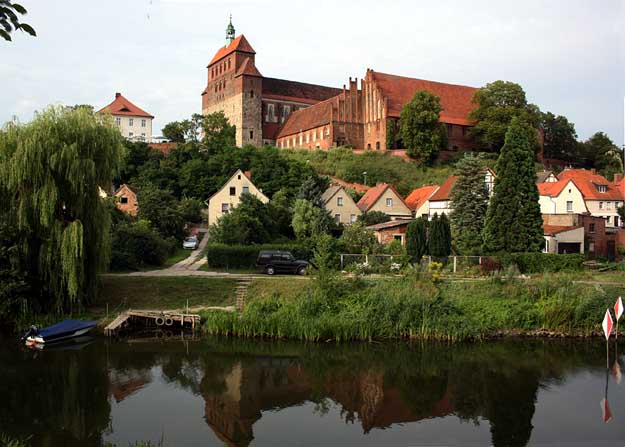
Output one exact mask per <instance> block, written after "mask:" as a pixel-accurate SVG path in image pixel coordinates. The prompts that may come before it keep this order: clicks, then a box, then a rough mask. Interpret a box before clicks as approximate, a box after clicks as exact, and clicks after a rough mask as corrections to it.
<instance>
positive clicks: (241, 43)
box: [207, 34, 256, 68]
mask: <svg viewBox="0 0 625 447" xmlns="http://www.w3.org/2000/svg"><path fill="white" fill-rule="evenodd" d="M235 51H240V52H243V53H250V54H256V51H254V48H252V46H251V45H250V43H249V42H248V41H247V39H246V38H245V36H244V35H243V34H241V35H240V36H239V37H237V38H236V39H234V40H233V41H232V42H231V43H230V45H228V46H225V45H224V46H223V47H221V48H220V49H219V50H217V53H215V56H213V58H212V59H211V61H210V62H209V63H208V65H207V68H208V67H210V66H211V65H213V63H215V62H217V61H218V60H220V59H223V58H224V57H226V56H228V55H229V54H232V53H234V52H235Z"/></svg>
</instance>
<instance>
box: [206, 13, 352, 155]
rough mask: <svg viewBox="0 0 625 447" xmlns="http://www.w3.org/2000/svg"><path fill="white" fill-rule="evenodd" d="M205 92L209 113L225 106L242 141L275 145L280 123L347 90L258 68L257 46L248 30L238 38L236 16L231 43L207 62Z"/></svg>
mask: <svg viewBox="0 0 625 447" xmlns="http://www.w3.org/2000/svg"><path fill="white" fill-rule="evenodd" d="M206 68H207V80H206V87H205V88H204V90H203V91H202V95H201V96H202V113H203V114H204V115H207V114H210V113H214V112H219V111H222V112H224V114H225V115H226V117H227V118H228V120H229V121H230V123H231V124H233V125H234V126H235V127H236V144H237V146H243V145H245V144H253V145H255V146H261V145H263V144H274V143H275V141H276V135H277V132H278V130H279V128H280V127H281V126H282V125H283V124H284V123H285V121H286V120H287V118H288V117H289V116H290V115H291V114H292V113H294V112H296V111H298V110H300V109H303V108H306V107H309V106H311V105H314V104H317V103H318V102H321V101H324V100H326V99H328V98H331V97H333V96H336V95H338V94H339V93H340V92H341V90H340V89H338V88H333V87H326V86H322V85H315V84H308V83H304V82H296V81H287V80H284V79H277V78H269V77H265V76H263V75H262V74H261V72H260V70H259V69H258V68H257V67H256V51H254V48H252V45H251V44H250V43H249V41H248V40H247V39H246V37H245V36H244V35H242V34H241V35H239V36H236V37H235V29H234V26H233V25H232V18H231V20H230V23H229V24H228V27H227V28H226V44H225V45H224V46H223V47H221V48H220V49H219V50H217V52H216V53H215V55H214V56H213V57H212V58H211V60H210V62H209V63H208V65H207V67H206Z"/></svg>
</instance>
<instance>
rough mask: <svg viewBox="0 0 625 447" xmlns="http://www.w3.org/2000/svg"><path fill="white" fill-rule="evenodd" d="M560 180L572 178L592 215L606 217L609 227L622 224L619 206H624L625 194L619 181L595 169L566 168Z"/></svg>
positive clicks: (559, 177) (560, 175)
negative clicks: (613, 181)
mask: <svg viewBox="0 0 625 447" xmlns="http://www.w3.org/2000/svg"><path fill="white" fill-rule="evenodd" d="M558 180H559V181H566V180H572V181H573V182H574V183H575V185H576V186H577V188H578V189H579V190H580V192H581V194H582V196H583V197H584V203H585V205H586V209H587V210H588V212H589V213H590V215H592V216H596V217H603V218H605V219H606V226H607V227H608V228H618V227H621V226H622V222H620V217H619V215H618V208H619V207H620V206H623V203H624V202H625V195H624V191H623V189H622V188H620V187H619V183H612V182H610V181H608V180H607V179H606V178H605V177H603V176H602V175H600V174H598V173H597V171H596V170H595V169H591V170H586V169H565V170H564V171H562V172H561V173H560V174H559V175H558ZM618 180H619V178H617V182H618Z"/></svg>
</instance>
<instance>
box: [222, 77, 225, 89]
mask: <svg viewBox="0 0 625 447" xmlns="http://www.w3.org/2000/svg"><path fill="white" fill-rule="evenodd" d="M222 88H223V89H225V88H226V80H225V79H224V85H223V87H222Z"/></svg>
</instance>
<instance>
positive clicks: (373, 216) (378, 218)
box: [357, 211, 391, 227]
mask: <svg viewBox="0 0 625 447" xmlns="http://www.w3.org/2000/svg"><path fill="white" fill-rule="evenodd" d="M389 220H391V217H390V216H389V215H388V214H386V213H383V212H382V211H368V212H366V213H362V214H361V215H360V216H358V219H357V222H362V224H363V225H364V226H365V227H368V226H370V225H375V224H379V223H383V222H388V221H389Z"/></svg>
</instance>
